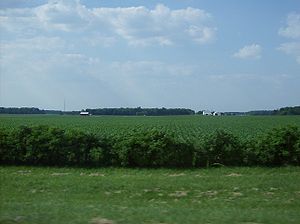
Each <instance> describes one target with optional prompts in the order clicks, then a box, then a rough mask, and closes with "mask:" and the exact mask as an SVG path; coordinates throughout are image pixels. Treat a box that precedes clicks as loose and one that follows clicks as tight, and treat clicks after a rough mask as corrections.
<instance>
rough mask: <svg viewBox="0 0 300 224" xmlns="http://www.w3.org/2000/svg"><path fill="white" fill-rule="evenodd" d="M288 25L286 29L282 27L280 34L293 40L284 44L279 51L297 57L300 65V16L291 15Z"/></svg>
mask: <svg viewBox="0 0 300 224" xmlns="http://www.w3.org/2000/svg"><path fill="white" fill-rule="evenodd" d="M286 23H287V25H286V27H281V28H280V29H279V31H278V34H279V35H281V36H283V37H286V38H289V39H293V40H292V41H291V42H286V43H282V44H281V45H280V46H279V47H278V48H277V49H278V50H280V51H282V52H284V53H285V54H287V55H293V56H295V57H296V61H297V63H298V64H300V14H296V13H290V14H289V15H288V16H287V20H286Z"/></svg>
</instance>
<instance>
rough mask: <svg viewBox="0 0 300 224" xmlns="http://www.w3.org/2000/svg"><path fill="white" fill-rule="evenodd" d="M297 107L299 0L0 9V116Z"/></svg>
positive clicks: (43, 4)
mask: <svg viewBox="0 0 300 224" xmlns="http://www.w3.org/2000/svg"><path fill="white" fill-rule="evenodd" d="M64 101H65V103H66V110H81V109H85V108H104V107H139V106H141V107H167V108H190V109H193V110H196V111H198V110H214V111H249V110H261V109H277V108H280V107H284V106H295V105H300V1H299V0H284V1H281V0H243V1H241V0H226V1H221V0H161V1H155V0H140V1H136V0H135V1H134V0H126V1H124V0H49V1H46V0H1V1H0V106H4V107H24V106H26V107H39V108H42V109H57V110H63V108H64Z"/></svg>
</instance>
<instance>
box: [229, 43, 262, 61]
mask: <svg viewBox="0 0 300 224" xmlns="http://www.w3.org/2000/svg"><path fill="white" fill-rule="evenodd" d="M261 51H262V48H261V46H260V45H259V44H252V45H246V46H245V47H243V48H241V49H239V51H238V52H236V53H234V54H233V56H234V57H236V58H241V59H248V58H250V59H259V58H261Z"/></svg>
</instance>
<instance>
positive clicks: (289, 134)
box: [255, 126, 300, 166]
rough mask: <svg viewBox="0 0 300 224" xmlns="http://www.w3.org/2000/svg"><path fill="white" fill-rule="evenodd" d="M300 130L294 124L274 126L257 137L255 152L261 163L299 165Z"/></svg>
mask: <svg viewBox="0 0 300 224" xmlns="http://www.w3.org/2000/svg"><path fill="white" fill-rule="evenodd" d="M299 142H300V130H299V129H298V128H297V127H295V126H287V127H281V128H274V129H272V130H271V131H270V132H268V133H266V134H265V135H262V136H261V137H260V138H258V140H257V143H256V147H255V148H256V154H257V157H258V162H259V163H260V164H263V165H271V166H280V165H287V164H290V165H300V144H299Z"/></svg>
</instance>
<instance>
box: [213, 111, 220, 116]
mask: <svg viewBox="0 0 300 224" xmlns="http://www.w3.org/2000/svg"><path fill="white" fill-rule="evenodd" d="M213 115H214V116H221V115H222V113H221V112H216V111H215V112H213Z"/></svg>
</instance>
